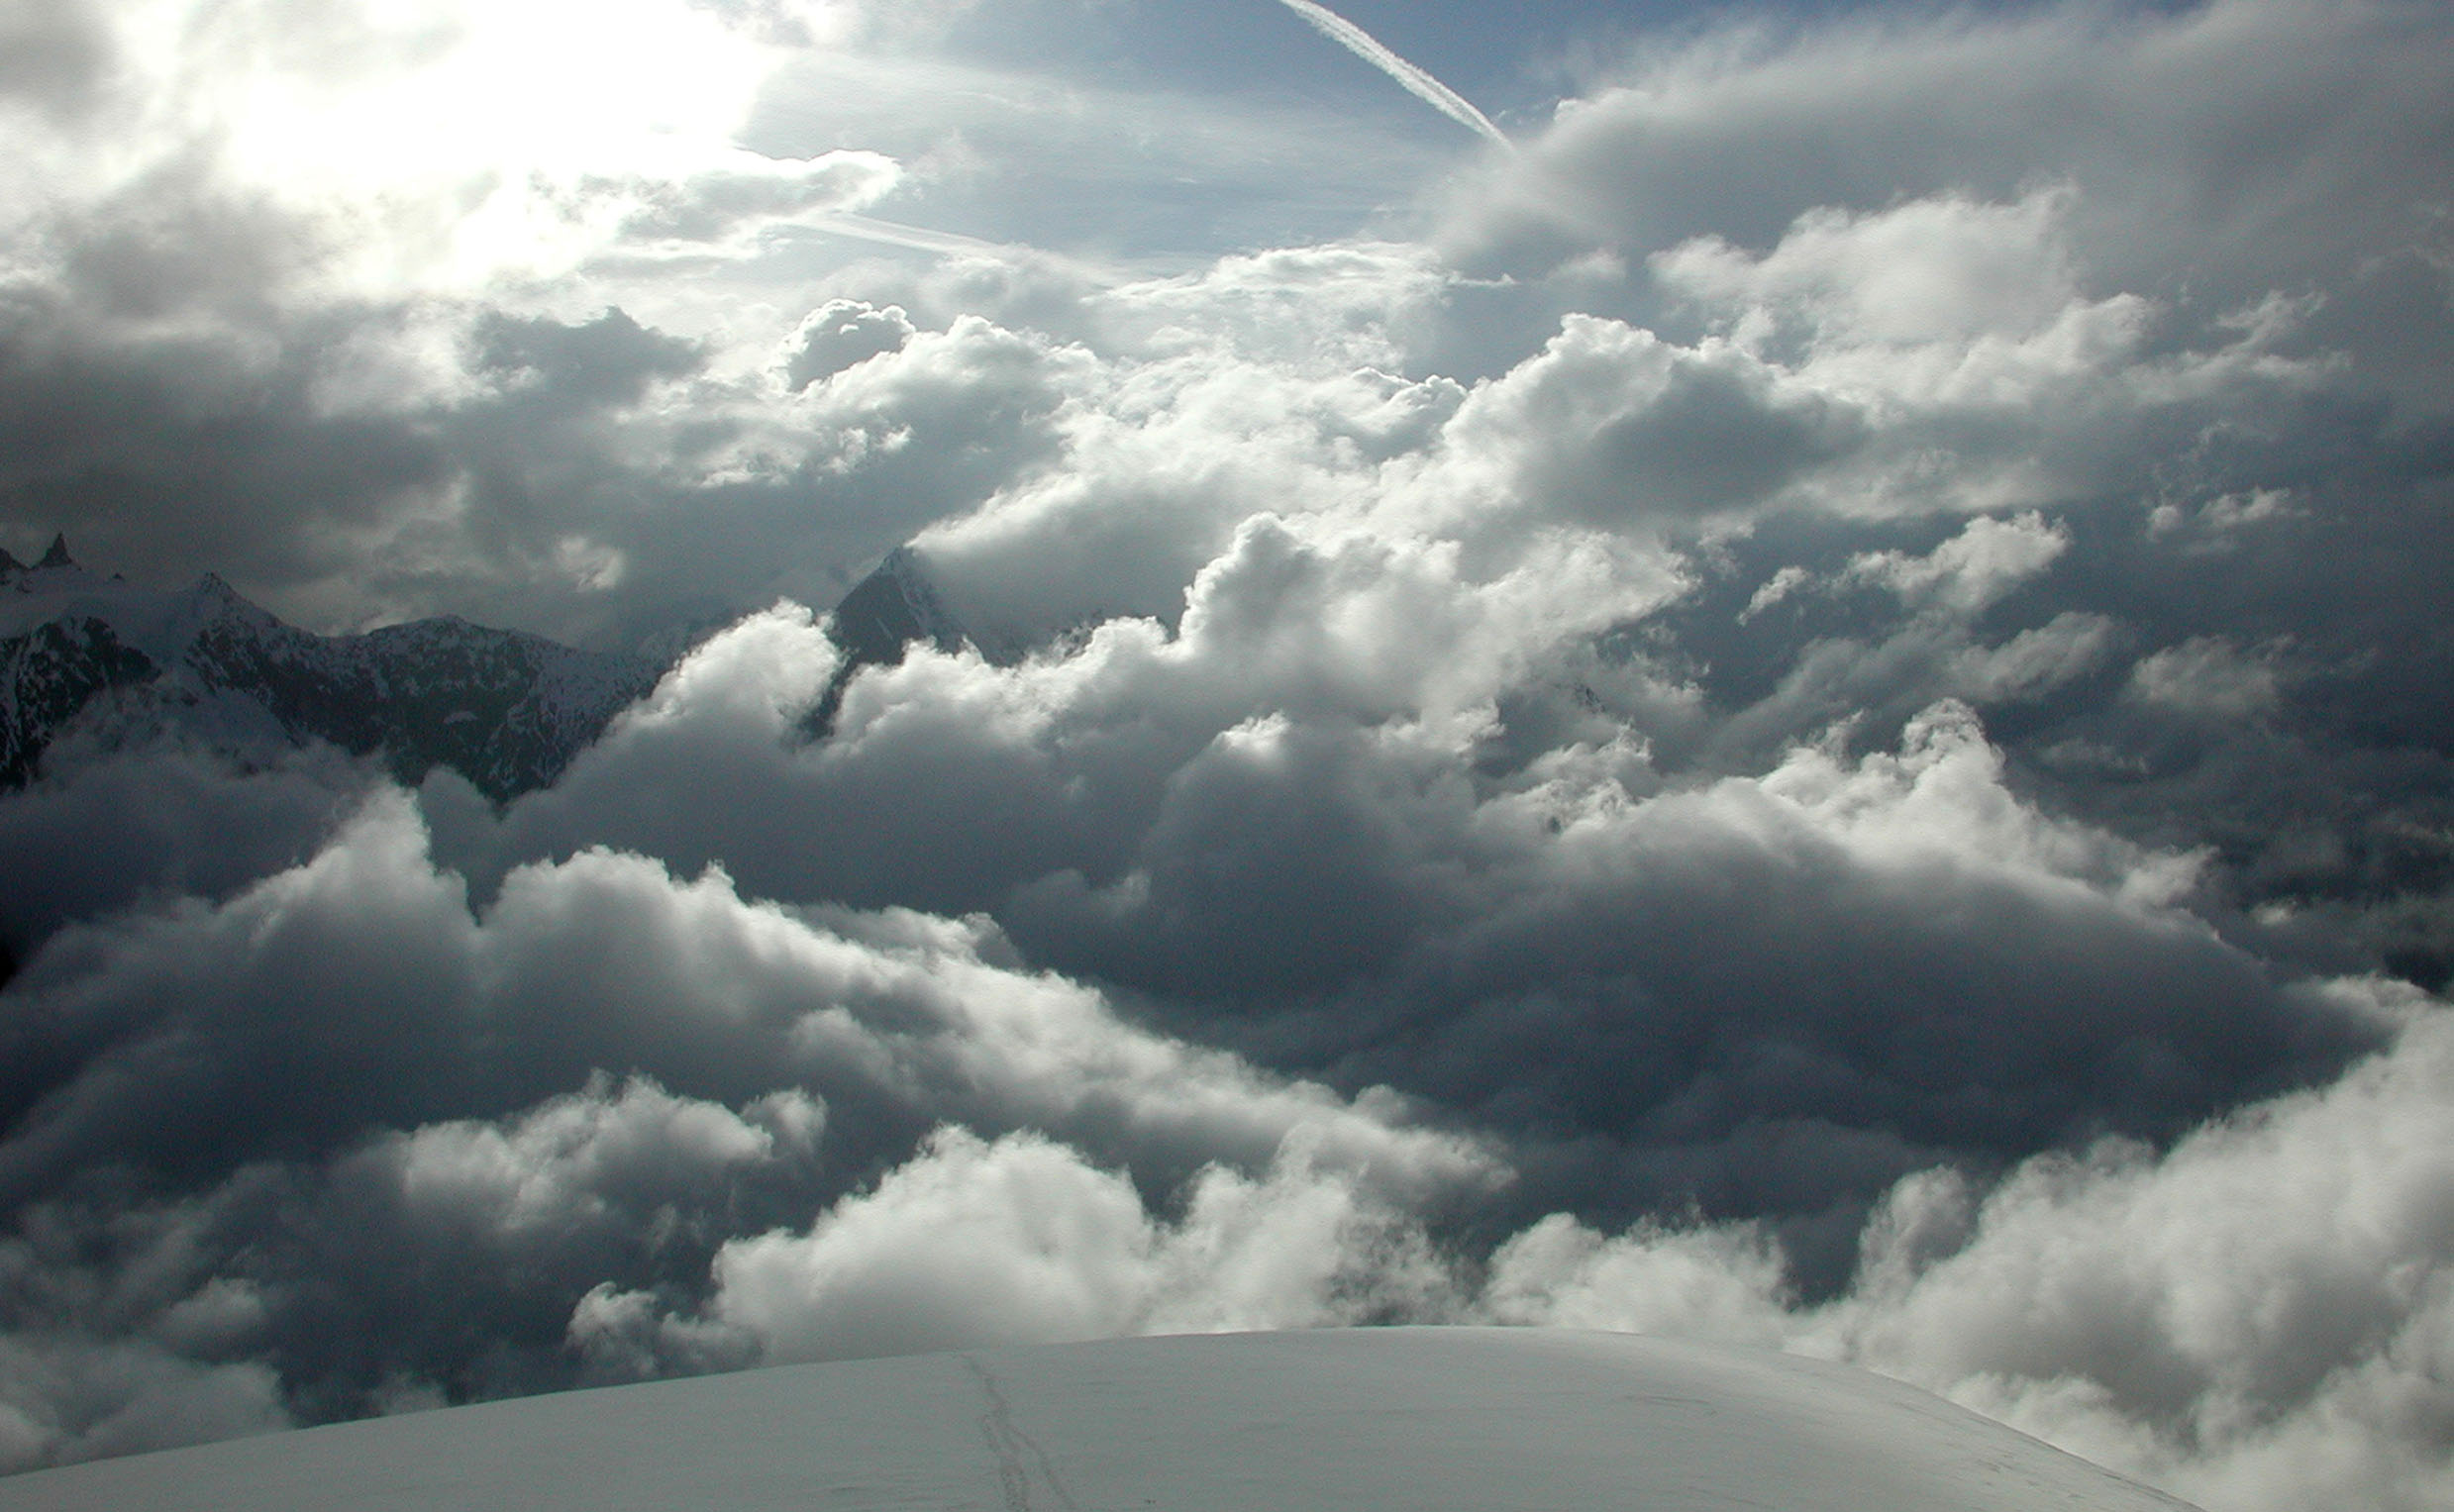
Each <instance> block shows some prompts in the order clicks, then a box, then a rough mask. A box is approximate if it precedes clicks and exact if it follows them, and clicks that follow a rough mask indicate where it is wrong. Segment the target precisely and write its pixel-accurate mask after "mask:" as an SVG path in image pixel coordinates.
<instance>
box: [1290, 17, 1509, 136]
mask: <svg viewBox="0 0 2454 1512" xmlns="http://www.w3.org/2000/svg"><path fill="white" fill-rule="evenodd" d="M1279 3H1280V4H1282V5H1284V6H1285V7H1286V8H1287V9H1288V10H1290V11H1293V12H1294V13H1295V14H1296V15H1298V16H1301V17H1302V18H1303V19H1304V20H1305V21H1307V22H1310V23H1311V24H1312V27H1313V29H1314V30H1315V31H1318V32H1319V33H1320V34H1321V35H1322V36H1323V37H1326V38H1328V39H1329V40H1330V41H1331V42H1334V43H1336V44H1337V45H1338V46H1339V47H1342V48H1344V49H1346V50H1348V51H1349V52H1352V53H1354V54H1355V55H1356V56H1357V57H1360V58H1362V59H1363V60H1364V61H1365V62H1368V63H1370V64H1372V66H1374V67H1375V68H1378V69H1380V71H1381V72H1382V73H1385V74H1387V75H1388V76H1389V77H1390V78H1392V79H1395V80H1396V81H1397V83H1398V86H1399V87H1400V88H1402V89H1404V90H1405V91H1406V92H1407V93H1408V94H1411V95H1413V96H1414V97H1415V98H1416V99H1418V100H1421V101H1422V102H1423V103H1424V104H1426V105H1429V106H1430V107H1431V108H1432V109H1434V110H1436V111H1438V112H1440V113H1441V114H1442V115H1444V116H1447V117H1448V118H1449V119H1450V120H1452V121H1455V122H1456V123H1457V124H1459V125H1460V126H1463V127H1466V128H1467V129H1469V130H1470V131H1474V132H1478V133H1480V134H1482V135H1483V137H1484V138H1486V139H1488V140H1489V141H1490V142H1492V143H1493V144H1495V145H1496V146H1499V147H1502V148H1507V149H1509V150H1510V151H1514V150H1515V146H1516V145H1515V144H1514V143H1512V142H1510V141H1509V140H1508V136H1507V134H1506V133H1505V132H1502V131H1501V130H1500V129H1499V128H1498V127H1496V126H1494V125H1492V124H1491V118H1490V117H1488V116H1486V115H1484V114H1483V112H1482V111H1480V110H1477V109H1476V108H1475V104H1474V102H1473V101H1472V100H1469V99H1467V98H1466V97H1465V96H1464V95H1462V94H1459V93H1458V92H1457V91H1456V90H1454V89H1451V88H1450V87H1449V86H1448V85H1446V84H1443V83H1442V82H1440V80H1438V79H1436V78H1434V77H1433V76H1432V75H1431V73H1430V71H1429V70H1427V69H1425V68H1422V67H1420V66H1418V65H1416V64H1414V63H1410V62H1408V61H1406V60H1405V59H1404V58H1402V57H1399V56H1398V55H1397V54H1396V53H1394V52H1392V51H1390V50H1388V48H1387V47H1386V46H1385V45H1384V44H1382V43H1381V42H1380V39H1379V38H1377V37H1375V36H1373V35H1372V34H1371V33H1370V32H1367V31H1365V30H1364V29H1363V28H1362V27H1359V26H1357V25H1356V24H1355V23H1354V22H1352V21H1349V20H1347V19H1346V18H1345V17H1344V16H1341V15H1339V14H1338V13H1337V12H1336V11H1333V10H1331V9H1330V8H1329V7H1327V6H1325V5H1318V4H1315V3H1314V0H1279Z"/></svg>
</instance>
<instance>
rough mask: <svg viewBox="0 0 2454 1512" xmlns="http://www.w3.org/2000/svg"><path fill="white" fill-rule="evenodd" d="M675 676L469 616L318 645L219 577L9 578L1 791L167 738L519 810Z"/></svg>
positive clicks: (71, 565)
mask: <svg viewBox="0 0 2454 1512" xmlns="http://www.w3.org/2000/svg"><path fill="white" fill-rule="evenodd" d="M660 670H661V668H659V667H657V666H656V665H654V664H652V663H650V662H648V661H646V660H643V659H641V658H637V657H631V656H619V655H605V654H601V653H595V652H583V651H576V650H573V649H572V648H569V647H566V646H562V645H559V644H557V643H555V642H552V641H549V640H546V639H545V638H543V637H541V636H533V635H528V634H525V633H523V632H519V631H509V630H489V629H486V628H484V627H481V626H476V625H471V624H469V623H467V622H466V621H464V620H460V619H438V620H420V621H414V622H412V623H409V624H405V625H394V626H389V627H386V628H384V629H381V630H373V631H367V632H365V633H363V634H358V635H345V636H319V635H315V634H313V633H311V632H308V631H304V630H300V629H298V628H297V627H295V626H292V625H288V624H285V623H283V622H282V621H281V620H280V619H279V618H277V617H276V616H274V615H272V614H271V613H269V612H267V611H266V610H264V609H261V608H259V607H257V606H256V605H255V604H253V603H250V602H249V601H248V600H247V599H246V598H245V597H243V596H241V595H240V594H239V593H238V591H237V590H235V589H233V588H232V587H231V586H230V585H229V584H228V583H227V582H224V581H223V580H222V579H221V578H220V577H219V576H218V575H215V574H211V573H208V574H206V575H205V576H204V577H202V578H201V579H199V580H198V581H197V582H195V583H194V584H192V585H191V586H189V587H187V588H184V589H179V590H175V591H171V592H163V591H159V590H156V589H151V588H142V587H137V586H134V585H132V584H130V583H127V582H125V581H123V580H121V579H119V578H117V577H103V576H100V575H98V574H96V573H93V572H91V571H89V570H87V569H86V568H84V567H81V566H79V565H77V564H76V562H75V561H74V560H73V558H72V557H71V556H70V555H69V553H68V548H67V543H66V541H65V540H64V539H62V540H54V541H53V542H52V544H51V550H50V551H49V552H48V553H46V554H44V556H43V559H42V560H41V561H39V562H37V563H36V564H35V565H34V566H32V567H25V566H23V565H22V564H19V563H16V562H15V561H14V560H11V561H10V562H9V563H8V566H7V569H6V570H5V572H0V787H9V786H15V785H17V784H20V783H23V782H25V781H27V780H29V779H30V778H32V777H33V776H34V775H35V774H36V772H37V769H38V767H39V765H40V764H41V763H42V761H43V759H44V756H45V754H46V753H47V752H49V751H51V750H52V749H53V748H54V747H55V746H56V745H57V744H58V743H59V742H60V741H61V740H63V739H64V738H67V737H70V736H77V737H82V738H84V739H85V740H87V741H89V742H92V743H95V744H99V745H100V746H102V747H104V748H106V749H107V748H113V747H120V746H126V745H132V744H141V743H145V742H148V741H153V740H157V739H163V738H171V739H179V740H184V741H187V742H190V743H200V744H203V745H206V746H210V747H213V748H216V749H221V750H225V751H230V752H233V753H234V754H237V755H240V756H250V757H260V756H264V755H267V754H269V752H271V751H277V750H279V749H282V748H284V747H292V746H297V745H301V744H304V743H306V742H309V741H317V740H321V741H327V742H330V743H331V744H333V745H335V746H339V747H341V748H342V749H343V750H345V751H349V752H351V753H353V754H358V755H365V754H369V753H373V752H378V751H379V752H381V753H383V754H384V756H385V757H386V758H387V759H388V760H389V762H390V764H391V765H392V767H393V769H394V771H395V772H396V773H398V774H399V775H400V776H401V777H403V778H404V779H405V780H412V781H414V780H417V779H418V778H420V777H423V776H424V775H425V773H426V772H427V771H428V770H430V769H432V768H433V767H436V766H449V767H451V768H453V769H454V770H456V771H459V772H460V774H461V775H462V776H464V777H466V778H467V779H468V780H469V781H470V782H471V783H473V784H475V785H476V786H477V787H478V788H479V789H480V790H481V791H483V792H485V793H486V794H488V795H489V796H491V797H494V798H496V799H498V800H499V799H505V798H509V797H511V796H513V795H514V794H517V793H520V792H523V791H526V790H528V789H530V788H534V787H539V786H543V785H544V784H546V783H548V782H550V781H552V780H553V779H554V777H555V776H556V775H557V774H558V773H560V772H561V771H562V767H563V766H565V765H567V764H568V763H569V761H570V759H571V757H573V756H576V755H577V754H578V753H579V751H580V750H581V748H583V747H585V746H586V745H587V744H588V743H589V742H590V741H592V740H594V739H595V738H596V736H597V734H598V733H599V732H601V731H602V730H603V729H604V728H605V726H606V724H607V723H608V722H610V721H611V720H612V718H613V716H614V715H615V714H616V713H618V712H619V711H620V710H621V709H622V708H624V707H625V706H627V705H628V704H629V703H630V702H631V701H632V700H634V699H636V698H637V697H639V696H640V695H641V694H642V693H644V692H646V691H647V690H648V689H649V688H650V687H651V686H653V685H654V683H655V681H656V677H657V675H658V673H659V671H660Z"/></svg>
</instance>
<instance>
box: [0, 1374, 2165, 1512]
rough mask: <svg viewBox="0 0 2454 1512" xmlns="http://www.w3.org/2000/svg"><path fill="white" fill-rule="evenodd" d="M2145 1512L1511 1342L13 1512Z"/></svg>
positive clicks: (1940, 1427)
mask: <svg viewBox="0 0 2454 1512" xmlns="http://www.w3.org/2000/svg"><path fill="white" fill-rule="evenodd" d="M104 1507H128V1508H135V1507H149V1508H156V1509H163V1512H169V1509H178V1508H216V1509H219V1508H240V1507H244V1508H248V1509H251V1512H287V1509H306V1508H317V1509H325V1508H332V1509H352V1512H357V1509H367V1512H372V1509H378V1508H381V1509H390V1508H401V1509H408V1508H416V1509H421V1512H428V1509H447V1508H498V1507H500V1508H508V1507H521V1508H565V1507H567V1508H588V1509H591V1512H603V1509H609V1508H629V1507H638V1508H650V1507H654V1508H683V1507H711V1508H712V1507H722V1508H728V1509H748V1512H756V1509H766V1508H776V1509H781V1508H793V1509H796V1512H799V1509H806V1508H812V1507H844V1508H900V1507H926V1508H934V1509H960V1508H985V1509H991V1512H998V1509H1002V1512H1021V1509H1025V1508H1037V1509H1043V1512H1048V1509H1068V1512H1093V1509H1102V1508H1112V1509H1124V1508H1142V1507H1156V1508H1168V1509H1176V1512H1188V1509H1199V1508H1217V1509H1221V1512H1230V1509H1232V1512H1265V1509H1274V1508H1283V1509H1288V1512H1296V1509H1302V1512H1319V1509H1329V1508H1406V1509H1415V1512H1430V1509H1446V1508H1455V1509H1459V1512H1469V1509H1471V1512H1493V1509H1501V1508H1507V1509H1520V1508H1521V1509H1528V1512H1531V1509H1543V1508H1558V1509H1563V1512H1569V1509H1574V1512H1598V1509H1605V1508H1626V1509H1641V1512H1690V1509H1692V1512H1703V1509H1706V1508H1713V1509H1727V1508H1733V1507H1749V1508H1771V1509H1800V1512H1804V1509H1820V1508H1830V1509H1833V1512H1844V1509H1846V1512H1929V1509H1931V1512H1941V1509H1946V1508H1948V1509H1954V1512H2045V1509H2048V1508H2051V1509H2055V1512H2134V1509H2136V1512H2146V1509H2163V1512H2172V1509H2176V1508H2184V1507H2185V1504H2184V1503H2182V1502H2179V1501H2176V1500H2174V1499H2173V1498H2171V1497H2168V1496H2164V1495H2162V1494H2160V1493H2158V1492H2154V1491H2150V1490H2147V1489H2144V1488H2142V1487H2140V1486H2138V1485H2136V1484H2134V1483H2132V1482H2130V1481H2127V1480H2124V1479H2121V1478H2120V1477H2118V1476H2115V1475H2112V1474H2110V1473H2108V1472H2106V1471H2104V1470H2101V1469H2098V1468H2096V1466H2094V1465H2091V1464H2089V1463H2087V1462H2083V1461H2080V1460H2076V1459H2073V1458H2072V1457H2070V1456H2068V1455H2065V1454H2063V1453H2061V1452H2060V1451H2058V1450H2054V1449H2051V1448H2048V1447H2047V1446H2045V1445H2043V1444H2040V1443H2038V1442H2037V1441H2036V1440H2033V1439H2030V1438H2027V1437H2025V1436H2024V1435H2021V1434H2018V1433H2015V1432H2013V1431H2011V1430H2010V1429H2007V1428H2004V1427H2002V1426H2001V1425H1999V1424H1997V1423H1994V1422H1990V1421H1988V1420H1986V1419H1984V1418H1980V1417H1977V1416H1976V1415H1974V1414H1972V1413H1969V1412H1966V1411H1963V1410H1962V1409H1960V1408H1958V1407H1955V1406H1952V1405H1950V1404H1949V1403H1946V1402H1943V1401H1941V1400H1939V1399H1937V1398H1935V1397H1932V1396H1928V1395H1926V1394H1925V1393H1923V1392H1920V1391H1916V1390H1913V1389H1911V1388H1910V1387H1907V1386H1904V1385H1900V1384H1898V1383H1897V1382H1894V1381H1890V1380H1886V1379H1883V1378H1881V1377H1878V1376H1874V1375H1868V1374H1865V1373H1863V1372H1860V1371H1856V1370H1852V1369H1847V1368H1843V1367H1840V1366H1835V1365H1828V1364H1823V1363H1819V1362H1816V1361H1805V1360H1799V1359H1796V1358H1794V1357H1789V1356H1782V1355H1773V1354H1759V1353H1750V1352H1738V1351H1728V1350H1717V1349H1708V1348H1703V1347H1699V1346H1694V1345H1687V1344H1675V1343H1669V1342H1666V1341H1662V1340H1655V1339H1642V1338H1636V1337H1632V1336H1628V1335H1617V1334H1592V1333H1570V1332H1555V1331H1534V1330H1512V1329H1369V1330H1351V1331H1350V1330H1337V1331H1321V1332H1314V1333H1292V1334H1233V1335H1213V1336H1203V1337H1195V1338H1172V1339H1137V1340H1125V1341H1118V1342H1111V1343H1100V1344H1082V1345H1055V1346H1040V1347H1032V1348H1011V1349H990V1350H973V1351H968V1352H965V1353H962V1354H945V1355H927V1356H916V1357H910V1358H904V1359H895V1360H869V1361H842V1362H836V1363H830V1364H818V1365H802V1366H795V1367H788V1368H777V1369H767V1370H755V1371H747V1372H743V1373H740V1374H733V1375H720V1376H706V1377H700V1378H697V1379H691V1380H678V1381H665V1382H658V1383H654V1384H649V1385H638V1386H623V1387H616V1388H613V1389H609V1390H598V1391H574V1392H567V1393H564V1394H562V1395H556V1396H545V1397H533V1398H528V1399H525V1400H519V1401H507V1402H497V1403H490V1404H487V1405H484V1406H477V1407H464V1408H459V1409H454V1410H450V1411H443V1412H433V1413H425V1414H420V1415H415V1416H407V1417H395V1418H387V1419H379V1420H375V1421H369V1422H361V1423H351V1424H344V1425H341V1426H338V1427H332V1428H320V1429H313V1430H309V1431H305V1432H300V1433H294V1434H285V1435H280V1436H276V1437H270V1438H260V1439H254V1440H244V1441H238V1442H231V1443H222V1444H213V1445H207V1446H204V1447H202V1448H197V1449H188V1450H177V1451H171V1452H168V1453H163V1454H155V1455H144V1456H138V1457H134V1458H131V1459H126V1460H117V1461H111V1462H103V1463H98V1464H85V1465H77V1466H72V1467H70V1468H66V1469H58V1470H49V1471H44V1472H40V1473H36V1474H29V1475H21V1476H18V1477H15V1478H13V1479H8V1480H0V1509H8V1512H16V1509H34V1508H61V1509H77V1512H91V1509H95V1508H104Z"/></svg>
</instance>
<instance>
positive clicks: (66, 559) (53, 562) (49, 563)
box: [35, 531, 76, 569]
mask: <svg viewBox="0 0 2454 1512" xmlns="http://www.w3.org/2000/svg"><path fill="white" fill-rule="evenodd" d="M75 565H76V560H75V558H74V557H72V556H70V555H69V554H68V533H67V532H66V531H61V532H60V533H59V534H58V535H56V536H53V537H52V538H51V550H50V551H48V552H45V553H44V554H43V559H42V560H41V561H38V562H36V563H35V566H36V567H37V568H38V569H40V568H43V567H73V566H75Z"/></svg>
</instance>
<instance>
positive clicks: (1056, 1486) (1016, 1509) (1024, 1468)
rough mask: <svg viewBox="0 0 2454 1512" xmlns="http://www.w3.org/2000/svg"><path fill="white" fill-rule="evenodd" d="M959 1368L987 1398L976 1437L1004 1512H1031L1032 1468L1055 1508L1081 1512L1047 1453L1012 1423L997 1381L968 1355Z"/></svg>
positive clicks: (1011, 1415)
mask: <svg viewBox="0 0 2454 1512" xmlns="http://www.w3.org/2000/svg"><path fill="white" fill-rule="evenodd" d="M963 1365H964V1368H965V1369H967V1370H970V1371H971V1373H972V1374H973V1375H975V1376H977V1377H978V1378H979V1387H980V1391H981V1393H982V1394H983V1395H985V1396H986V1397H987V1398H988V1411H987V1412H986V1413H985V1414H984V1415H982V1416H981V1418H980V1420H979V1431H980V1437H982V1438H983V1439H986V1440H987V1441H988V1453H989V1454H990V1455H992V1456H994V1457H995V1458H996V1462H997V1484H998V1490H999V1491H1000V1492H1001V1493H1002V1494H1003V1495H1004V1497H1005V1507H1006V1512H1032V1507H1031V1471H1032V1468H1033V1467H1034V1466H1035V1465H1036V1466H1037V1467H1038V1469H1039V1472H1040V1478H1041V1479H1042V1480H1044V1481H1046V1482H1047V1483H1048V1489H1049V1492H1050V1493H1051V1494H1052V1495H1054V1496H1055V1497H1056V1498H1057V1501H1058V1504H1059V1505H1060V1506H1063V1507H1064V1508H1065V1509H1066V1512H1081V1507H1080V1505H1079V1504H1078V1503H1077V1502H1075V1501H1074V1493H1073V1492H1072V1491H1069V1490H1067V1489H1066V1483H1065V1481H1064V1479H1063V1478H1061V1477H1060V1476H1059V1475H1058V1473H1057V1466H1056V1465H1055V1464H1054V1463H1052V1462H1050V1461H1049V1458H1048V1451H1047V1450H1045V1449H1042V1448H1041V1447H1040V1443H1039V1441H1038V1440H1037V1439H1034V1438H1032V1437H1031V1435H1029V1434H1027V1433H1025V1432H1023V1431H1022V1429H1021V1428H1020V1427H1019V1426H1018V1425H1016V1423H1015V1422H1014V1409H1013V1407H1012V1406H1011V1405H1010V1404H1008V1403H1007V1401H1006V1399H1005V1391H1004V1388H1003V1387H1001V1386H1000V1385H999V1384H998V1382H997V1378H996V1377H995V1376H994V1375H991V1374H989V1373H988V1368H987V1366H985V1365H983V1364H981V1363H980V1362H979V1361H977V1360H975V1359H973V1358H972V1357H971V1356H970V1355H966V1356H964V1357H963ZM1026 1456H1028V1457H1029V1458H1028V1459H1027V1460H1026V1458H1025V1457H1026Z"/></svg>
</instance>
